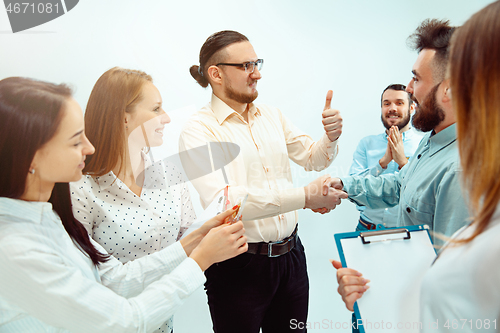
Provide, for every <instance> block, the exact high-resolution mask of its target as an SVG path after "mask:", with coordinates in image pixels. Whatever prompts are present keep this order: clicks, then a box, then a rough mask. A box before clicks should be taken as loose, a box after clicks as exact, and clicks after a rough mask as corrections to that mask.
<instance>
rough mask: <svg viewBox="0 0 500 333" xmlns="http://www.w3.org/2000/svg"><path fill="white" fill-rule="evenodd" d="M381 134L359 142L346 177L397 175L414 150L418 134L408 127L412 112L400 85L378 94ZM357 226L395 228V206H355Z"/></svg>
mask: <svg viewBox="0 0 500 333" xmlns="http://www.w3.org/2000/svg"><path fill="white" fill-rule="evenodd" d="M380 104H381V108H382V110H381V117H380V118H381V120H382V124H383V125H384V127H385V129H386V130H385V131H384V132H383V133H380V134H377V135H369V136H366V137H364V138H363V139H361V140H360V141H359V144H358V146H357V148H356V150H355V151H354V154H353V157H352V164H351V168H350V169H349V175H350V176H353V175H357V176H367V175H372V176H374V177H378V176H380V175H389V174H393V173H396V172H399V170H401V168H402V167H404V166H405V165H406V164H407V163H408V160H409V158H410V157H412V156H413V153H415V150H416V149H417V147H418V144H419V142H420V139H422V133H421V132H417V131H415V130H414V129H413V128H412V127H411V126H410V120H411V115H412V113H413V111H414V108H415V105H414V104H413V101H412V99H411V98H410V95H409V94H408V93H407V92H406V86H405V85H403V84H391V85H389V86H388V87H387V88H385V89H384V91H383V92H382V97H381V99H380ZM356 208H357V209H358V210H359V212H360V216H359V223H358V226H357V228H356V230H357V231H363V230H371V229H376V227H377V224H382V225H383V226H384V227H386V228H389V227H395V226H396V225H397V220H398V207H397V206H394V207H390V208H375V209H372V208H368V207H366V206H357V207H356Z"/></svg>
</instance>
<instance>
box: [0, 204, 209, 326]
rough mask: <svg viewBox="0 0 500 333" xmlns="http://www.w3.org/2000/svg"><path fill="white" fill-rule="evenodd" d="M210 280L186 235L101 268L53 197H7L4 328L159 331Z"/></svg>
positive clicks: (0, 234) (2, 221)
mask: <svg viewBox="0 0 500 333" xmlns="http://www.w3.org/2000/svg"><path fill="white" fill-rule="evenodd" d="M91 241H92V240H91ZM92 242H93V241H92ZM93 244H94V246H95V247H96V248H97V249H98V250H99V251H101V252H103V253H105V251H104V249H103V248H102V247H101V246H100V245H99V244H97V243H95V242H93ZM203 282H205V277H204V275H203V272H202V271H201V269H200V267H199V266H198V264H197V263H196V262H195V261H194V260H193V259H191V258H187V256H186V253H185V251H184V249H183V248H182V245H181V244H180V243H179V242H176V243H174V244H172V245H171V246H169V247H167V248H166V249H163V250H161V251H158V252H156V253H153V254H151V255H149V256H145V257H143V258H140V259H137V260H133V261H129V262H128V263H126V264H122V263H121V262H119V261H118V260H117V259H115V258H113V257H111V258H110V260H109V261H107V262H105V263H103V264H101V265H99V266H98V267H95V266H94V265H93V264H92V261H91V260H90V258H88V257H87V256H86V255H85V254H84V253H82V251H80V250H79V249H78V247H77V246H76V245H75V244H74V243H73V241H72V240H71V238H70V237H69V235H68V233H67V232H66V230H65V229H64V226H63V225H62V222H61V220H60V219H59V217H58V216H57V215H56V214H55V213H54V211H53V210H52V205H51V204H50V203H48V202H27V201H23V200H16V199H9V198H4V197H0V332H30V333H31V332H51V333H55V332H57V333H63V332H73V333H75V332H82V333H88V332H93V333H98V332H103V333H112V332H117V333H118V332H120V333H123V332H152V331H153V330H156V329H157V328H158V327H160V325H161V324H163V323H164V322H165V320H166V319H167V318H169V317H171V316H172V315H173V313H174V312H175V310H177V309H178V308H179V306H180V305H181V304H182V302H183V300H185V299H186V298H187V297H188V296H189V295H190V294H192V293H193V292H194V291H195V290H196V289H197V288H199V287H200V286H201V285H202V284H203Z"/></svg>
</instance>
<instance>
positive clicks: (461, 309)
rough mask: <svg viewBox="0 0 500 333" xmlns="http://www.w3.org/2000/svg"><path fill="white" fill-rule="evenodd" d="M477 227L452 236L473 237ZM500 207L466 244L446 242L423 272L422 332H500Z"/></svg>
mask: <svg viewBox="0 0 500 333" xmlns="http://www.w3.org/2000/svg"><path fill="white" fill-rule="evenodd" d="M474 230H475V226H470V227H464V228H463V229H461V230H459V231H457V233H456V234H455V235H454V236H453V238H458V239H460V238H468V237H470V236H471V235H472V234H473V232H474ZM499 258H500V205H498V206H497V209H496V212H495V213H494V215H493V217H492V219H491V222H490V224H489V226H488V227H487V228H486V230H485V231H483V232H482V233H481V234H479V235H478V236H477V237H476V238H474V240H472V241H471V242H469V243H467V244H464V245H458V246H453V245H447V246H446V247H445V248H444V249H443V250H442V251H441V253H440V254H439V256H438V258H437V260H436V261H435V262H434V264H433V265H432V266H431V268H430V269H429V271H428V272H427V273H426V275H425V276H424V280H423V281H422V287H421V292H420V315H421V319H422V320H421V322H422V328H423V329H422V332H445V331H446V332H448V331H450V332H498V329H499V327H500V322H499V319H500V263H499Z"/></svg>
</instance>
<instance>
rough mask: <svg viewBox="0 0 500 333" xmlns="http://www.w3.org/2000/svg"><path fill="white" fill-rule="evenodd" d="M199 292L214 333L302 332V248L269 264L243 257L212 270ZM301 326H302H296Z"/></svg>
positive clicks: (305, 286) (305, 290)
mask: <svg viewBox="0 0 500 333" xmlns="http://www.w3.org/2000/svg"><path fill="white" fill-rule="evenodd" d="M205 276H206V277H207V282H206V283H205V290H206V292H207V296H208V305H209V307H210V314H211V316H212V322H213V329H214V332H215V333H235V332H238V333H258V332H259V329H260V328H261V327H262V332H263V333H280V332H306V329H305V328H304V329H299V327H300V328H303V327H305V324H306V320H307V310H308V305H309V278H308V276H307V266H306V256H305V253H304V247H303V246H302V243H301V242H300V239H298V241H297V244H296V245H295V248H293V249H292V251H290V252H288V253H286V254H284V255H282V256H279V257H275V258H269V257H267V256H264V255H260V254H249V253H243V254H241V255H239V256H237V257H235V258H233V259H229V260H226V261H224V262H221V263H218V264H215V265H212V267H210V268H209V269H208V270H206V272H205ZM300 323H302V324H300Z"/></svg>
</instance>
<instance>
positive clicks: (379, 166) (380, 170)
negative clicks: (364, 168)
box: [372, 162, 387, 177]
mask: <svg viewBox="0 0 500 333" xmlns="http://www.w3.org/2000/svg"><path fill="white" fill-rule="evenodd" d="M374 169H375V172H374V173H372V175H374V176H375V177H378V176H380V174H381V173H382V172H384V170H385V169H387V167H386V168H385V169H383V168H382V166H381V165H380V162H377V164H376V165H375V167H374Z"/></svg>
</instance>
